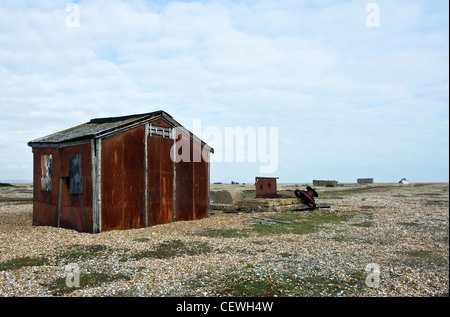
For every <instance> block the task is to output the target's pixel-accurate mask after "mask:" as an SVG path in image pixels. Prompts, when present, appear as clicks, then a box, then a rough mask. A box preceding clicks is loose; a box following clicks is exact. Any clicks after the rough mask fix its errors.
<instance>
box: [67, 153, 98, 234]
mask: <svg viewBox="0 0 450 317" xmlns="http://www.w3.org/2000/svg"><path fill="white" fill-rule="evenodd" d="M74 156H76V157H78V159H77V160H78V163H79V172H80V174H79V175H76V177H77V179H79V180H81V181H82V183H83V186H82V187H81V188H78V189H79V190H81V191H73V188H72V190H71V184H73V183H74V181H73V180H72V177H74V175H73V172H72V173H71V172H70V169H71V167H72V170H73V169H74V166H73V158H74ZM71 159H72V164H71ZM60 164H61V175H63V176H62V177H61V179H62V186H61V207H60V208H61V212H60V219H59V226H60V227H62V228H68V229H75V230H77V231H80V232H92V156H91V145H90V144H86V145H80V146H73V147H67V148H62V149H61V155H60ZM71 165H72V166H71ZM66 175H67V176H66Z"/></svg>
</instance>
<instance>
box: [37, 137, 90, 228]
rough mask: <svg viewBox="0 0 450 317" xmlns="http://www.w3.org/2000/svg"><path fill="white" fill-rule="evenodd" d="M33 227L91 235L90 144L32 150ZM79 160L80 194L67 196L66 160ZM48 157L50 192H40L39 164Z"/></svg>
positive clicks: (40, 173) (67, 175)
mask: <svg viewBox="0 0 450 317" xmlns="http://www.w3.org/2000/svg"><path fill="white" fill-rule="evenodd" d="M33 153H34V155H33V160H34V176H33V182H34V189H33V196H34V199H33V225H35V226H39V225H41V226H54V227H58V226H59V227H63V228H68V229H75V230H77V231H80V232H92V176H91V171H92V170H91V146H90V144H86V145H78V146H73V147H66V148H61V149H45V148H33ZM72 154H79V155H80V158H81V177H82V180H83V187H82V192H81V193H80V194H76V195H73V194H70V193H69V181H70V179H69V156H70V155H72ZM48 155H51V176H50V177H51V188H46V189H43V188H42V185H41V179H42V176H43V170H42V165H43V162H42V161H43V160H44V159H48V158H45V156H48Z"/></svg>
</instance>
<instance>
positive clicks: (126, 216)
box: [101, 126, 145, 231]
mask: <svg viewBox="0 0 450 317" xmlns="http://www.w3.org/2000/svg"><path fill="white" fill-rule="evenodd" d="M144 137H145V128H144V126H139V127H137V128H134V129H131V130H129V131H125V132H122V133H120V134H116V135H113V136H110V137H107V138H105V139H103V141H102V162H101V177H102V181H101V190H102V195H101V200H102V201H101V218H102V219H101V220H102V231H106V230H113V229H132V228H141V227H143V226H144V225H145V219H144V210H145V206H144V199H143V198H142V199H139V197H144V188H145V179H144V177H145V175H144V173H145V169H144V166H145V165H144V160H145V142H144Z"/></svg>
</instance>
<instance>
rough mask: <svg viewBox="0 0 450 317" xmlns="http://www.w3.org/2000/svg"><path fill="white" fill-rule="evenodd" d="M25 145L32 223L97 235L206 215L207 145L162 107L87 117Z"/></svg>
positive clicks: (208, 152)
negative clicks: (28, 155) (29, 149)
mask: <svg viewBox="0 0 450 317" xmlns="http://www.w3.org/2000/svg"><path fill="white" fill-rule="evenodd" d="M28 145H29V146H30V147H32V151H33V164H34V172H33V173H34V175H33V182H34V190H33V225H43V226H54V227H60V228H69V229H75V230H77V231H80V232H90V233H99V232H103V231H108V230H117V229H132V228H143V227H147V226H152V225H155V224H161V223H168V222H172V221H178V220H194V219H201V218H205V217H207V216H209V170H210V169H209V157H210V153H214V150H213V149H212V148H211V147H210V146H208V145H207V144H206V143H204V142H203V141H202V140H200V139H199V138H197V137H196V136H195V135H193V134H192V133H191V132H190V131H188V130H187V129H186V128H184V127H183V126H182V125H181V124H179V123H178V122H177V121H175V120H174V119H173V118H172V116H170V115H169V114H168V113H166V112H164V111H156V112H150V113H145V114H137V115H130V116H123V117H114V118H98V119H92V120H90V121H89V122H87V123H85V124H81V125H78V126H75V127H73V128H69V129H67V130H64V131H61V132H57V133H54V134H51V135H48V136H45V137H42V138H39V139H35V140H32V141H30V142H28ZM183 153H184V154H183ZM181 154H183V155H181ZM186 158H188V159H186Z"/></svg>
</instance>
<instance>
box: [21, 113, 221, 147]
mask: <svg viewBox="0 0 450 317" xmlns="http://www.w3.org/2000/svg"><path fill="white" fill-rule="evenodd" d="M150 118H163V119H165V120H166V121H168V122H169V123H170V124H172V125H173V126H174V127H178V128H183V129H184V130H186V129H185V128H184V127H183V126H182V125H181V124H179V123H178V122H177V121H175V120H174V119H173V118H172V116H170V115H169V114H168V113H167V112H165V111H162V110H159V111H155V112H149V113H143V114H134V115H129V116H122V117H109V118H96V119H91V120H90V121H89V122H86V123H83V124H80V125H77V126H75V127H72V128H69V129H66V130H63V131H60V132H56V133H53V134H50V135H47V136H44V137H41V138H38V139H34V140H32V141H29V142H28V146H30V147H34V146H42V145H44V144H45V145H49V146H52V145H54V146H56V145H59V144H61V143H65V142H74V141H80V140H85V139H91V138H94V137H98V136H100V135H102V134H104V133H108V132H111V131H114V130H117V129H121V128H126V127H127V126H130V125H134V124H137V123H139V122H141V121H145V120H147V119H150ZM201 143H202V145H205V146H206V147H207V148H208V150H209V151H211V152H214V150H213V149H212V148H211V147H209V146H208V145H207V144H206V143H204V142H201Z"/></svg>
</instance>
